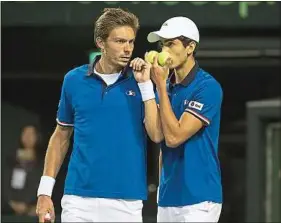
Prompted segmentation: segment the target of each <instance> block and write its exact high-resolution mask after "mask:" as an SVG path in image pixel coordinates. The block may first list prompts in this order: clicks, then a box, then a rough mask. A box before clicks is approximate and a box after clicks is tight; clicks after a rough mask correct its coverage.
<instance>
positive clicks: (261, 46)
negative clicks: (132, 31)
mask: <svg viewBox="0 0 281 223" xmlns="http://www.w3.org/2000/svg"><path fill="white" fill-rule="evenodd" d="M105 7H122V8H128V9H129V10H131V11H132V12H133V13H135V14H136V15H137V16H139V18H140V23H141V29H140V31H139V33H138V36H137V39H136V44H135V51H134V55H135V56H142V55H144V53H145V52H146V51H148V50H150V49H156V45H154V44H148V42H147V41H146V36H147V34H148V33H149V32H150V31H152V30H155V29H159V27H160V25H161V24H162V23H163V22H164V21H165V20H166V19H168V18H169V17H173V16H178V15H183V16H187V17H190V18H191V19H193V20H194V21H195V23H197V25H198V27H199V30H200V34H201V43H200V46H199V51H198V54H197V60H198V61H199V64H200V65H201V66H202V67H203V68H204V69H206V70H207V71H209V72H210V73H212V74H213V76H214V77H215V78H216V79H217V80H218V81H219V82H220V83H221V84H222V87H223V90H224V102H223V107H222V123H221V137H220V158H221V169H222V176H223V185H224V200H225V202H224V207H223V213H222V216H221V220H220V222H232V221H236V222H243V221H251V222H253V221H268V222H270V221H273V220H274V219H275V220H276V221H280V220H281V216H280V213H279V212H280V209H281V206H280V204H281V183H280V179H281V153H280V151H279V150H280V148H281V146H280V105H281V101H280V36H281V31H280V25H281V24H280V3H278V2H1V17H2V24H1V39H2V44H1V47H2V52H1V53H2V61H1V62H2V77H1V81H2V105H1V112H2V122H1V126H2V135H1V138H2V145H1V152H2V164H1V165H2V168H1V169H2V179H3V176H4V175H5V174H7V173H6V171H5V168H6V165H7V161H6V158H5V157H7V156H8V155H10V154H13V153H15V151H16V149H17V148H18V139H19V136H20V131H21V128H22V127H23V126H25V125H29V124H34V123H35V124H38V125H39V126H40V129H41V133H42V136H43V148H44V149H42V150H41V151H40V154H41V156H40V159H41V162H43V157H44V153H45V150H46V147H47V142H48V139H49V137H50V135H51V133H52V131H53V130H54V127H55V125H56V123H55V116H56V110H57V105H58V100H59V95H60V87H61V84H62V80H63V76H64V74H65V73H66V72H67V71H68V70H70V69H71V68H74V67H75V66H79V65H81V64H85V63H88V61H89V57H90V54H91V53H92V52H95V48H94V44H93V36H92V33H93V22H94V19H95V18H96V17H97V16H98V15H99V13H100V12H101V10H102V9H103V8H105ZM278 148H279V149H278ZM148 150H149V152H148V161H149V162H148V181H149V184H150V185H157V153H158V150H159V148H158V146H157V145H155V144H153V143H151V142H150V141H148ZM267 151H270V152H267ZM272 157H274V158H272ZM67 161H68V157H67V159H66V161H65V162H64V164H63V167H62V169H61V171H60V173H59V176H58V180H57V183H56V186H55V189H54V196H53V200H54V203H55V208H56V213H57V217H58V219H59V215H60V211H61V207H60V199H61V196H62V192H63V182H64V177H65V173H66V171H67ZM272 163H274V165H273V166H274V168H275V169H273V170H272V169H270V167H272ZM3 183H7V182H3V181H2V184H3ZM150 189H151V193H150V196H149V200H148V201H147V202H145V205H144V217H145V220H146V221H153V220H155V215H156V203H155V199H156V193H155V191H154V190H153V187H151V188H150ZM34 193H36V191H34ZM4 195H5V187H2V196H1V200H2V202H3V199H5V196H4ZM5 219H6V220H5ZM11 219H12V220H11ZM27 219H29V218H27ZM8 220H10V221H21V222H22V221H23V218H19V217H18V216H2V221H3V222H4V221H8ZM31 220H32V219H31ZM33 220H34V219H33Z"/></svg>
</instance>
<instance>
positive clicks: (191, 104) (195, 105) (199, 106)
mask: <svg viewBox="0 0 281 223" xmlns="http://www.w3.org/2000/svg"><path fill="white" fill-rule="evenodd" d="M203 106H204V104H202V103H199V102H197V101H190V102H189V104H188V107H190V108H195V109H197V110H199V111H201V110H202V108H203Z"/></svg>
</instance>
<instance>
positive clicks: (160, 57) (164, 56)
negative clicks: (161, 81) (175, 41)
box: [158, 52, 170, 67]
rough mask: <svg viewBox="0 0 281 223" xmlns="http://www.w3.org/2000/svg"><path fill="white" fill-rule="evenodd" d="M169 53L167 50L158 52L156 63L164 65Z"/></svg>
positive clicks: (166, 62)
mask: <svg viewBox="0 0 281 223" xmlns="http://www.w3.org/2000/svg"><path fill="white" fill-rule="evenodd" d="M169 60H170V54H169V53H168V52H161V53H159V54H158V64H159V65H160V66H161V67H164V66H165V65H166V64H168V63H169Z"/></svg>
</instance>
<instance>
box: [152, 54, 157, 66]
mask: <svg viewBox="0 0 281 223" xmlns="http://www.w3.org/2000/svg"><path fill="white" fill-rule="evenodd" d="M153 67H158V55H155V57H154V59H153Z"/></svg>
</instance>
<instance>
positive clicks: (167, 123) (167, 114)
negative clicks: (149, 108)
mask: <svg viewBox="0 0 281 223" xmlns="http://www.w3.org/2000/svg"><path fill="white" fill-rule="evenodd" d="M157 90H158V94H159V101H160V108H159V111H160V118H161V124H162V130H163V134H164V137H165V140H166V142H169V141H172V140H174V138H176V137H177V135H176V134H177V132H179V128H180V125H179V121H178V119H177V118H176V116H175V114H174V112H173V110H172V107H171V103H170V100H169V97H168V93H167V90H166V86H164V84H163V85H162V86H160V87H159V88H158V89H157Z"/></svg>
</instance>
